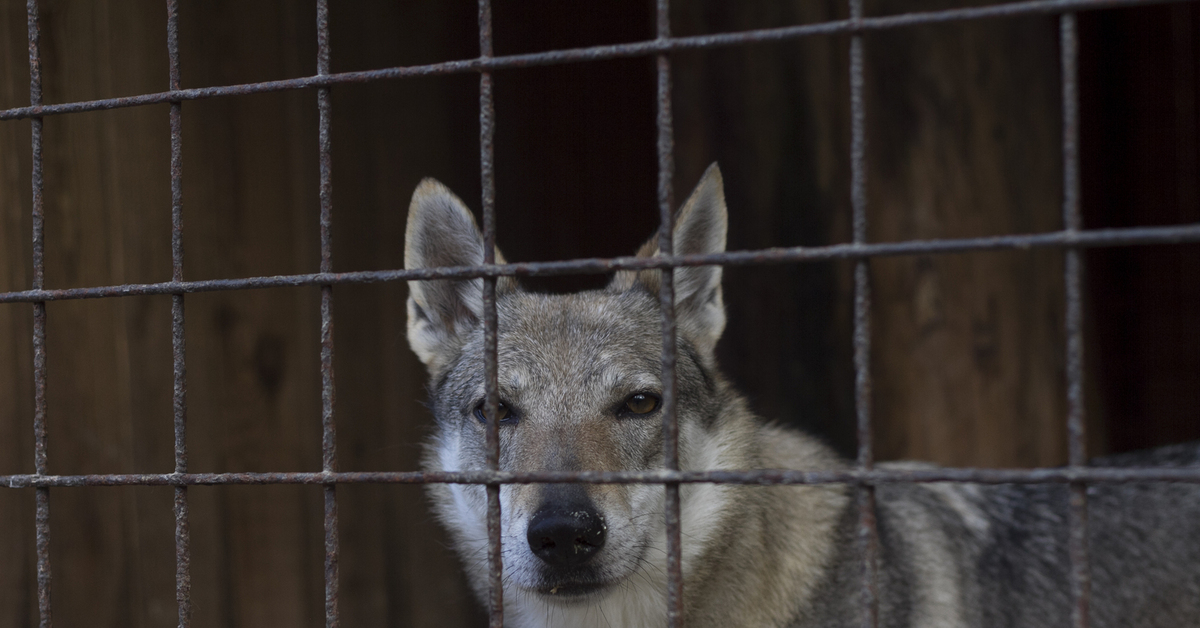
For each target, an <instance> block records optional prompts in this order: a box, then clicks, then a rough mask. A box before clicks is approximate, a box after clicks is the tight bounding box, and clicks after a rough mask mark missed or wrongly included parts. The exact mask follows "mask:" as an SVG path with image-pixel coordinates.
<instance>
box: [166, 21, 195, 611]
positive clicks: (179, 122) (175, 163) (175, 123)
mask: <svg viewBox="0 0 1200 628" xmlns="http://www.w3.org/2000/svg"><path fill="white" fill-rule="evenodd" d="M167 58H168V66H169V71H170V84H171V89H172V90H177V89H180V82H179V2H178V0H167ZM171 281H183V104H182V103H181V102H179V101H173V102H172V103H171ZM183 323H184V317H183V293H179V294H173V295H171V355H172V362H173V370H174V391H173V397H172V405H173V410H174V415H175V416H174V422H175V473H187V467H188V463H187V363H186V360H185V337H184V325H183ZM191 565H192V550H191V529H190V527H189V522H188V498H187V487H186V486H176V487H175V603H176V605H177V606H178V610H179V628H188V627H189V626H191V624H192V570H191Z"/></svg>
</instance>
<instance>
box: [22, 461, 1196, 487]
mask: <svg viewBox="0 0 1200 628" xmlns="http://www.w3.org/2000/svg"><path fill="white" fill-rule="evenodd" d="M571 482H578V483H582V484H666V483H670V482H678V483H680V484H697V483H712V484H752V485H757V486H776V485H816V484H857V485H865V486H877V485H880V484H898V483H905V482H919V483H928V482H955V483H966V484H1070V483H1071V482H1086V483H1088V484H1129V483H1137V482H1176V483H1182V484H1200V468H1197V467H1079V468H1076V467H1070V466H1067V467H1053V468H1035V469H993V468H970V467H953V468H929V469H892V468H886V467H885V468H878V467H877V468H875V469H873V470H871V471H863V470H861V469H855V468H850V469H840V470H833V469H831V470H828V471H795V470H788V469H756V470H746V471H668V470H661V471H526V472H515V471H487V470H479V471H437V472H433V471H339V472H332V473H325V472H324V471H312V472H300V471H298V472H278V473H125V474H121V473H115V474H96V475H45V474H18V475H0V486H3V487H7V488H34V487H79V486H222V485H257V484H435V483H436V484H535V483H546V484H563V483H571Z"/></svg>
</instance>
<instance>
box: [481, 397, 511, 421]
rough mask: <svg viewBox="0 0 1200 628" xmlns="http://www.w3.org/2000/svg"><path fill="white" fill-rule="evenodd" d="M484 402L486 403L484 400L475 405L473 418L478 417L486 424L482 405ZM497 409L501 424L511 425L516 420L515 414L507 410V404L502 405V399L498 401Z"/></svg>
mask: <svg viewBox="0 0 1200 628" xmlns="http://www.w3.org/2000/svg"><path fill="white" fill-rule="evenodd" d="M485 404H487V402H486V401H481V402H479V405H477V406H475V418H476V419H479V422H480V423H485V424H486V423H487V418H486V417H485V416H484V414H483V406H484V405H485ZM498 410H499V415H500V424H501V425H512V424H514V423H516V422H517V415H515V414H513V412H512V410H509V409H508V406H506V405H504V402H503V401H501V402H500V406H499V408H498Z"/></svg>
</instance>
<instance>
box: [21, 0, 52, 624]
mask: <svg viewBox="0 0 1200 628" xmlns="http://www.w3.org/2000/svg"><path fill="white" fill-rule="evenodd" d="M25 10H26V14H27V19H28V29H29V104H31V105H33V106H35V107H36V106H38V105H40V104H42V54H41V25H40V24H39V23H38V2H37V0H28V2H27V3H26V5H25ZM30 122H31V123H32V129H33V138H32V139H33V142H32V143H33V289H34V290H41V289H43V288H44V287H45V278H46V277H45V259H44V255H43V253H44V251H45V236H44V232H43V229H44V220H45V215H44V214H43V210H42V118H40V117H35V118H32V119H31V120H30ZM33 448H34V449H33V467H34V473H36V474H38V475H45V474H46V457H47V454H46V302H45V301H38V302H36V303H34V304H33ZM35 499H36V503H37V505H36V512H35V515H34V527H35V529H36V534H37V545H36V550H37V595H38V614H39V617H40V620H39V624H38V625H39V626H41V628H50V627H51V626H52V625H53V621H52V619H51V614H50V489H49V488H46V487H39V488H37V489H36V498H35Z"/></svg>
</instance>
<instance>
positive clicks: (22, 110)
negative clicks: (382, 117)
mask: <svg viewBox="0 0 1200 628" xmlns="http://www.w3.org/2000/svg"><path fill="white" fill-rule="evenodd" d="M1186 1H1191V2H1194V1H1196V0H1029V1H1027V2H1012V3H1008V4H997V5H991V6H984V7H972V8H963V9H947V10H943V11H926V12H919V13H903V14H899V15H891V16H885V17H868V18H862V19H848V20H835V21H831V22H821V23H818V24H803V25H799V26H784V27H779V28H764V29H759V30H750V31H740V32H735V33H720V34H714V35H697V36H693V37H671V38H664V39H654V40H649V41H639V42H630V43H626V44H614V45H608V46H592V47H589V48H572V49H567V50H552V51H547V52H537V53H529V54H520V55H508V56H501V57H477V58H474V59H464V60H461V61H446V62H442V63H431V64H428V65H417V66H407V67H395V68H383V69H378V70H365V71H360V72H340V73H337V74H324V75H316V76H305V77H300V78H294V79H284V80H278V81H263V82H260V83H243V84H239V85H224V86H219V87H200V88H193V89H179V90H172V91H166V92H157V93H152V94H141V95H137V96H127V97H122V98H104V99H99V100H89V101H81V102H71V103H62V104H56V105H39V106H31V107H16V108H13V109H5V110H3V111H0V120H17V119H22V118H32V117H39V116H53V115H62V114H66V113H80V112H84V111H101V110H106V109H121V108H125V107H138V106H143V105H154V104H160V103H166V102H172V101H184V100H200V99H204V98H215V97H219V96H240V95H248V94H262V93H268V92H279V91H287V90H294V89H309V88H314V87H327V86H330V85H338V84H345V83H367V82H371V81H380V80H394V79H403V78H415V77H422V76H441V75H446V74H463V73H469V72H486V71H492V70H505V69H513V68H526V67H536V66H545V65H557V64H565V63H580V62H586V61H602V60H606V59H622V58H630V57H645V56H650V55H656V54H662V53H668V52H673V51H677V50H696V49H704V48H719V47H725V46H735V45H745V44H755V43H771V42H780V41H787V40H791V39H798V38H802V37H811V36H814V35H840V34H847V33H865V32H870V31H882V30H891V29H896V28H903V27H911V26H921V25H929V24H941V23H945V22H959V21H965V20H978V19H987V18H1000V17H1019V16H1023V15H1039V14H1056V13H1066V12H1069V11H1088V10H1095V9H1107V8H1113V7H1127V6H1139V5H1154V4H1167V3H1171V2H1186Z"/></svg>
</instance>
